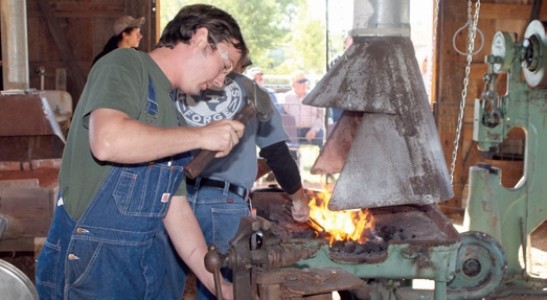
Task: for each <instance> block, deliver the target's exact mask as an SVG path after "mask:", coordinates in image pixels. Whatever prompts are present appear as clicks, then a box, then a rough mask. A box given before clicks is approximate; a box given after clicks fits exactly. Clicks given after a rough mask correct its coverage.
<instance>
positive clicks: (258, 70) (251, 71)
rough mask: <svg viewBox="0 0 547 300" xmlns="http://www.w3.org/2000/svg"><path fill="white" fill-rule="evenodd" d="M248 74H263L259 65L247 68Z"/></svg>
mask: <svg viewBox="0 0 547 300" xmlns="http://www.w3.org/2000/svg"><path fill="white" fill-rule="evenodd" d="M249 74H251V76H254V75H256V74H264V72H263V71H262V69H261V68H259V67H253V68H251V69H250V70H249Z"/></svg>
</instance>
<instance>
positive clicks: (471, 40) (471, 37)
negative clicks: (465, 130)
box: [450, 0, 481, 186]
mask: <svg viewBox="0 0 547 300" xmlns="http://www.w3.org/2000/svg"><path fill="white" fill-rule="evenodd" d="M472 2H473V1H472V0H468V1H467V20H468V22H467V24H468V25H469V29H468V35H467V36H468V44H467V45H468V46H467V65H466V67H465V77H464V79H463V89H462V98H461V102H460V113H459V116H458V125H457V127H456V138H455V139H454V151H453V152H452V162H451V164H450V184H451V185H452V186H453V185H454V170H455V169H456V158H457V156H458V148H459V144H460V136H461V129H462V125H463V117H464V111H465V100H466V98H467V86H468V84H469V74H470V73H471V62H472V61H473V50H474V48H475V36H476V33H477V23H478V21H479V11H480V6H481V2H480V0H477V2H476V3H475V13H474V14H472V4H473V3H472Z"/></svg>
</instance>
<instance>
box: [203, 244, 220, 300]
mask: <svg viewBox="0 0 547 300" xmlns="http://www.w3.org/2000/svg"><path fill="white" fill-rule="evenodd" d="M220 267H222V257H221V256H220V253H219V252H218V251H217V247H216V246H215V245H211V246H209V251H207V254H205V268H206V269H207V271H209V272H211V273H213V277H214V278H215V293H216V296H217V299H218V300H223V299H224V297H223V296H222V286H221V285H220V280H221V279H222V275H220Z"/></svg>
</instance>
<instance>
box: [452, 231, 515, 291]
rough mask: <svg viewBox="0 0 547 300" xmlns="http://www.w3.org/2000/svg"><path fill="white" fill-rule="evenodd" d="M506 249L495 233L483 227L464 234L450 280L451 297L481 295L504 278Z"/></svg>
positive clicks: (496, 285) (493, 288)
mask: <svg viewBox="0 0 547 300" xmlns="http://www.w3.org/2000/svg"><path fill="white" fill-rule="evenodd" d="M506 265H507V263H506V259H505V253H504V252H503V249H502V247H501V245H500V244H499V243H498V242H497V241H496V240H495V239H494V238H492V237H491V236H489V235H488V234H486V233H484V232H480V231H468V232H464V233H463V234H462V243H461V245H460V248H459V249H458V255H457V261H456V274H455V277H454V278H453V279H452V280H451V281H450V282H448V291H447V292H448V299H481V298H483V297H486V296H488V295H489V294H491V293H492V292H494V291H495V290H496V289H497V288H498V287H500V286H501V283H502V282H503V276H504V274H505V269H506Z"/></svg>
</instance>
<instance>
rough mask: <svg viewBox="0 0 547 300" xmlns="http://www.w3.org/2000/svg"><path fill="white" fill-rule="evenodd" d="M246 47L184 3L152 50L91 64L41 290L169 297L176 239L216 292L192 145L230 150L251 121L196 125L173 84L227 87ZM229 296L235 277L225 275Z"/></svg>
mask: <svg viewBox="0 0 547 300" xmlns="http://www.w3.org/2000/svg"><path fill="white" fill-rule="evenodd" d="M247 55H248V49H247V46H246V44H245V41H244V39H243V36H242V35H241V31H240V28H239V26H238V24H237V22H236V21H235V20H234V19H233V18H232V17H231V16H230V15H229V14H228V13H226V12H224V11H223V10H220V9H218V8H216V7H214V6H211V5H202V4H196V5H189V6H185V7H183V8H182V9H181V10H180V11H179V12H178V14H177V15H176V16H175V17H174V18H173V19H172V20H171V21H170V22H169V23H168V24H167V26H166V27H165V29H164V30H163V33H162V35H161V37H160V40H159V43H158V47H157V48H156V49H154V50H152V51H151V52H150V53H145V52H141V51H137V50H135V49H132V48H125V49H119V50H116V51H114V52H112V53H111V54H109V55H107V56H105V57H103V58H102V59H100V60H99V61H97V64H96V65H95V66H94V67H93V68H92V69H91V72H90V74H89V76H88V81H87V83H86V86H85V88H84V90H83V93H82V96H81V97H80V100H79V102H78V105H77V106H76V111H75V114H74V119H73V123H72V126H71V128H70V132H69V136H68V139H67V143H66V146H65V150H64V154H63V158H62V164H61V170H60V175H59V194H58V198H57V201H56V208H55V214H54V217H53V220H52V223H51V227H50V229H49V233H48V236H47V239H46V242H45V244H44V246H43V248H42V249H41V251H40V254H39V258H38V263H37V269H36V280H35V283H36V287H37V290H38V294H39V296H40V299H172V300H180V299H181V298H182V293H183V290H182V289H181V278H179V277H176V276H177V275H178V274H177V272H176V268H175V266H174V265H175V264H176V261H175V258H176V256H174V255H173V250H172V247H174V248H175V249H176V253H177V254H178V256H179V257H180V258H181V259H182V260H183V261H184V262H185V263H186V264H187V265H188V267H189V268H190V269H192V271H193V272H194V274H196V276H197V278H199V280H200V281H201V282H203V283H204V284H205V286H206V287H207V288H208V289H209V290H210V291H214V290H215V287H214V286H215V284H214V278H213V274H212V273H210V272H208V271H207V270H206V268H205V265H204V258H205V254H206V253H207V245H206V243H205V240H204V237H203V234H202V232H201V230H200V228H199V224H198V223H197V220H196V217H195V215H194V213H193V211H192V209H191V208H190V205H189V204H188V201H187V198H186V184H185V182H184V178H185V174H184V166H185V165H186V163H187V162H188V161H189V160H190V159H191V154H190V152H189V151H191V150H194V149H207V150H211V151H214V152H216V153H217V154H216V155H217V157H222V156H226V155H227V154H228V153H229V152H230V151H231V150H232V149H233V147H234V146H235V145H236V144H237V143H238V142H239V139H240V138H241V136H242V135H243V131H244V125H243V124H242V123H241V122H237V121H233V120H221V121H218V122H213V123H210V124H208V125H207V126H203V127H189V126H187V124H186V123H185V121H184V119H183V118H180V116H179V115H178V113H177V109H176V105H175V102H174V101H173V100H174V99H173V98H172V94H171V92H172V91H173V89H180V90H182V91H184V92H185V93H188V94H199V93H200V91H202V90H205V89H207V88H209V87H212V86H215V85H218V86H222V85H223V83H224V80H225V78H226V75H227V74H228V73H230V71H231V70H232V69H233V66H235V65H236V64H237V63H238V62H239V61H240V60H245V59H246V58H247ZM222 290H223V294H224V295H225V297H226V299H232V298H233V289H232V285H231V284H230V283H228V282H225V281H223V282H222Z"/></svg>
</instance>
